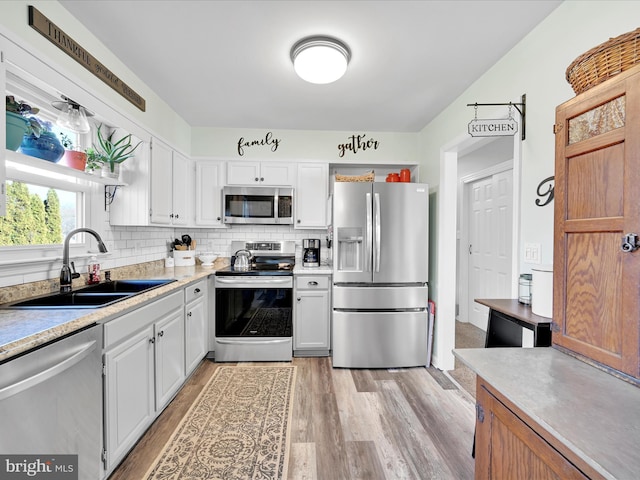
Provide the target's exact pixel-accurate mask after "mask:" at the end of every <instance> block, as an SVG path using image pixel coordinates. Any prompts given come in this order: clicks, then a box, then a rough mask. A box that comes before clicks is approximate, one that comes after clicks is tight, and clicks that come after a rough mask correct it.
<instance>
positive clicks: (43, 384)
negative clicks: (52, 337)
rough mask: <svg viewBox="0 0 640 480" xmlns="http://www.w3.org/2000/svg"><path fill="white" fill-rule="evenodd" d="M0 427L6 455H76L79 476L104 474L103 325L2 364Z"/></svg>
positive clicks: (0, 442) (91, 478) (93, 477)
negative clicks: (102, 468) (102, 458)
mask: <svg viewBox="0 0 640 480" xmlns="http://www.w3.org/2000/svg"><path fill="white" fill-rule="evenodd" d="M0 425H1V426H2V428H1V429H0V453H1V454H2V455H7V454H20V455H42V457H43V459H46V458H47V456H55V455H62V454H72V455H78V478H79V479H80V480H85V479H86V480H97V479H99V478H101V477H102V470H101V462H100V456H101V452H102V328H101V326H97V325H95V326H92V327H89V328H86V329H84V330H81V331H79V332H77V333H74V334H71V335H69V336H67V337H65V338H62V339H60V340H57V341H54V342H53V343H50V344H47V345H45V346H43V347H40V348H38V349H36V350H33V351H31V352H28V353H26V354H24V355H22V356H20V357H17V358H14V359H9V360H7V361H5V362H4V363H2V364H0ZM1 476H2V475H0V477H1Z"/></svg>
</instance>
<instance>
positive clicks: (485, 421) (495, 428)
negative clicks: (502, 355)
mask: <svg viewBox="0 0 640 480" xmlns="http://www.w3.org/2000/svg"><path fill="white" fill-rule="evenodd" d="M481 383H482V381H481V380H479V381H478V387H477V390H476V397H477V403H478V406H479V409H481V411H482V414H481V416H482V420H477V422H476V469H475V478H476V480H481V479H482V480H485V479H496V480H497V479H507V478H514V479H515V478H517V479H519V480H525V479H531V480H534V479H540V478H544V479H586V478H588V477H586V476H585V475H584V474H583V473H582V472H581V471H580V470H579V469H578V468H577V467H576V466H575V465H574V464H573V463H571V462H570V461H569V460H568V459H566V458H565V457H564V456H563V455H562V454H561V453H560V452H558V451H557V450H556V449H555V448H553V447H552V446H551V445H549V444H548V443H547V442H546V441H545V440H544V439H543V438H542V437H540V436H539V435H538V434H537V433H536V432H535V431H534V430H533V429H532V428H531V427H529V426H528V425H527V424H526V423H524V422H523V421H522V420H521V419H520V418H519V417H518V416H517V415H516V414H514V413H513V412H512V411H511V410H509V409H508V408H507V407H506V406H505V405H503V404H502V403H501V402H500V401H499V400H498V399H497V398H496V397H494V396H493V395H492V394H491V393H490V392H489V391H488V390H487V389H486V388H485V387H484V386H483V385H481Z"/></svg>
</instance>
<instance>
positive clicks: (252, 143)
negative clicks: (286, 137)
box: [238, 132, 281, 156]
mask: <svg viewBox="0 0 640 480" xmlns="http://www.w3.org/2000/svg"><path fill="white" fill-rule="evenodd" d="M280 142H281V140H280V139H279V138H274V137H273V133H271V132H267V134H266V135H265V136H264V138H263V139H260V140H245V139H244V137H240V138H239V139H238V155H240V156H243V155H244V149H245V148H249V147H256V146H267V147H271V148H270V150H271V151H272V152H275V151H276V150H278V147H279V146H280Z"/></svg>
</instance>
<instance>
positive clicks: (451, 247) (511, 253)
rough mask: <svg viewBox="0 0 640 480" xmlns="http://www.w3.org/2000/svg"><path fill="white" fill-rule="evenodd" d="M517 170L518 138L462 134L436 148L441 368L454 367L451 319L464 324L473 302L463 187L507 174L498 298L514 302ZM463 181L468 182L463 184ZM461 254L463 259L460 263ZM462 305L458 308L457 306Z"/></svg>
mask: <svg viewBox="0 0 640 480" xmlns="http://www.w3.org/2000/svg"><path fill="white" fill-rule="evenodd" d="M520 169H521V140H520V138H519V137H517V136H515V137H497V138H496V137H493V138H474V137H470V136H469V135H468V134H464V135H461V136H460V137H459V138H457V139H456V140H454V141H452V142H450V143H449V144H447V145H445V146H443V147H442V149H441V156H440V188H439V195H438V196H439V199H438V203H439V208H438V217H439V220H438V233H437V235H438V240H437V243H438V247H437V261H438V273H437V278H438V294H437V297H436V303H437V307H438V320H437V321H436V324H437V326H438V327H437V328H436V332H435V344H434V353H435V354H436V355H435V358H434V365H435V366H437V367H438V368H441V369H443V370H453V368H454V364H455V362H454V357H453V354H452V353H449V352H451V350H452V349H453V348H455V334H456V319H457V318H460V320H461V321H463V320H464V321H465V322H468V310H469V303H470V302H472V301H473V298H470V296H472V295H474V293H470V292H469V274H468V271H469V259H468V256H469V253H468V252H469V248H468V247H469V241H468V240H469V239H468V235H469V232H468V227H467V225H466V223H465V222H466V220H465V218H466V217H468V216H469V215H470V213H469V207H468V205H469V202H466V203H465V195H464V191H465V188H464V185H465V184H471V183H473V181H475V180H481V179H483V178H486V177H487V176H489V175H490V176H493V175H502V176H503V177H504V176H507V177H508V178H509V179H510V180H511V195H510V199H511V206H510V208H511V212H512V216H511V225H510V227H507V228H509V229H510V238H509V239H504V242H507V243H509V244H510V248H509V249H508V251H507V252H505V255H506V256H508V257H509V260H510V264H509V265H507V266H506V267H504V266H503V267H502V269H503V270H505V269H506V272H505V275H504V278H503V279H502V280H501V281H502V290H501V292H502V293H501V295H505V296H507V298H514V297H513V296H514V295H516V294H517V284H516V282H515V280H514V279H517V269H518V244H519V234H518V232H519V227H520V226H519V219H518V217H519V216H518V212H519V211H520V206H519V203H520V202H519V198H520ZM463 179H466V180H468V181H467V182H464V181H462V180H463ZM503 179H504V178H503ZM496 181H497V179H496ZM467 198H468V196H467ZM465 206H466V207H465ZM465 211H466V215H465ZM463 232H466V233H465V235H466V237H465V238H462V237H463ZM489 238H491V237H489ZM452 239H455V242H452V241H451V240H452ZM463 253H464V254H465V255H464V257H465V258H464V260H465V261H462V260H461V258H462V257H461V256H462V254H463ZM463 264H464V265H463ZM450 266H455V268H451V267H450ZM461 267H462V268H461ZM463 302H464V306H463V307H462V308H459V307H460V306H461V305H462V303H463ZM463 315H464V316H465V318H463ZM485 317H486V314H485ZM485 324H486V320H485ZM485 328H486V325H485ZM436 362H437V363H436Z"/></svg>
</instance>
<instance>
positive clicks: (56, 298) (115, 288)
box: [2, 279, 175, 309]
mask: <svg viewBox="0 0 640 480" xmlns="http://www.w3.org/2000/svg"><path fill="white" fill-rule="evenodd" d="M171 282H175V280H174V279H161V280H114V281H111V282H105V283H98V284H96V285H90V286H88V287H84V288H81V289H78V290H75V291H73V292H68V293H53V294H50V295H44V296H40V297H36V298H31V299H29V300H22V301H20V302H16V303H12V304H9V305H5V306H3V307H2V308H15V309H62V308H65V309H67V308H102V307H107V306H109V305H112V304H114V303H116V302H119V301H121V300H125V299H127V298H130V297H132V296H134V295H138V294H140V293H144V292H147V291H149V290H152V289H154V288H157V287H161V286H163V285H166V284H168V283H171Z"/></svg>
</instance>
